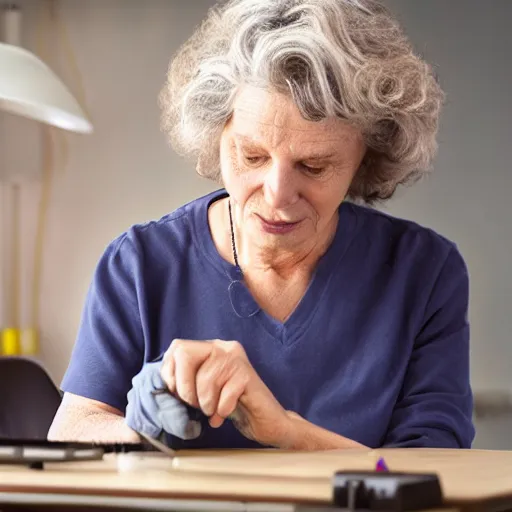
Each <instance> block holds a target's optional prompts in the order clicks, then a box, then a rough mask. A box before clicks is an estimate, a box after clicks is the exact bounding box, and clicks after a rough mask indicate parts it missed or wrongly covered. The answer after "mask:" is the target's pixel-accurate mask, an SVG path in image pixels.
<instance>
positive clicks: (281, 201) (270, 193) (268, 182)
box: [263, 162, 299, 210]
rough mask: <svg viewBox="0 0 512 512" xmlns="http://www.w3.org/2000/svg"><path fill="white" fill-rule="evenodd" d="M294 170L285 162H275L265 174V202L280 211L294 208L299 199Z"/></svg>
mask: <svg viewBox="0 0 512 512" xmlns="http://www.w3.org/2000/svg"><path fill="white" fill-rule="evenodd" d="M298 178H299V177H298V176H297V173H296V172H295V171H294V169H293V168H292V167H291V166H289V165H287V164H286V163H283V162H274V163H273V164H272V166H271V167H270V168H268V169H267V171H266V173H265V178H264V183H263V190H264V197H265V201H266V202H267V204H268V205H269V206H271V207H272V208H274V209H276V210H278V209H285V208H288V207H290V206H292V205H293V204H294V203H296V202H297V200H298V199H299V190H298V185H299V183H298V181H299V179H298Z"/></svg>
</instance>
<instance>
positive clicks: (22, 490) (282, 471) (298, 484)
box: [0, 449, 512, 510]
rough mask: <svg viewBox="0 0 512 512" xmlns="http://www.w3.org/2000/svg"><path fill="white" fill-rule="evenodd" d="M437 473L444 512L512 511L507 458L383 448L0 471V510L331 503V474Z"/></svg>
mask: <svg viewBox="0 0 512 512" xmlns="http://www.w3.org/2000/svg"><path fill="white" fill-rule="evenodd" d="M379 457H384V459H385V461H386V463H387V465H388V467H389V469H390V471H396V472H414V473H436V474H438V475H439V477H440V481H441V486H442V490H443V495H444V497H445V500H446V505H447V506H453V507H457V508H472V509H475V510H477V509H478V510H505V509H506V508H509V509H510V508H512V452H503V451H485V450H442V449H439V450H435V449H386V450H359V449H354V450H341V451H325V452H313V453H306V452H282V451H277V450H251V451H243V450H240V451H238V450H230V451H186V452H178V456H177V457H176V458H174V459H171V458H168V457H166V456H164V455H162V454H159V453H146V454H142V453H138V454H137V453H133V454H126V455H123V456H121V457H119V456H115V455H106V456H105V458H104V460H102V461H95V462H67V463H48V464H46V465H45V469H43V470H34V469H29V468H26V467H23V466H11V465H4V466H0V503H1V502H2V499H4V500H5V499H6V497H8V496H9V494H10V493H11V494H16V495H21V494H24V495H27V494H28V495H30V494H38V495H43V494H52V495H53V496H58V495H68V496H70V495H71V496H73V495H74V496H88V497H94V496H96V497H101V496H103V497H107V496H108V497H118V498H120V497H124V498H130V497H131V498H158V499H188V500H190V499H193V500H213V501H216V500H217V501H218V500H227V501H245V502H266V503H270V502H271V503H304V504H308V503H309V504H316V505H328V504H330V503H332V492H333V490H332V477H333V474H334V473H335V472H336V471H341V470H346V471H351V470H354V471H356V470H364V471H373V470H374V469H375V464H376V461H377V460H378V459H379Z"/></svg>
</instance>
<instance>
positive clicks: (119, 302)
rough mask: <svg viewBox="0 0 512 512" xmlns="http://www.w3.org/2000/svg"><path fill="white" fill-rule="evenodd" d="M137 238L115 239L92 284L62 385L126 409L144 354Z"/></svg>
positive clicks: (66, 388)
mask: <svg viewBox="0 0 512 512" xmlns="http://www.w3.org/2000/svg"><path fill="white" fill-rule="evenodd" d="M136 249H137V246H136V244H135V240H134V238H133V237H131V236H129V235H128V234H125V235H123V236H121V237H119V238H118V239H116V240H115V241H114V242H112V243H111V244H110V245H109V246H108V247H107V249H106V251H105V252H104V254H103V255H102V257H101V258H100V261H99V263H98V265H97V268H96V271H95V273H94V276H93V279H92V282H91V285H90V287H89V290H88V293H87V297H86V301H85V306H84V309H83V313H82V318H81V322H80V327H79V330H78V335H77V339H76V342H75V346H74V348H73V351H72V354H71V359H70V363H69V366H68V368H67V371H66V373H65V375H64V379H63V381H62V384H61V389H62V390H63V391H64V392H69V393H73V394H76V395H80V396H83V397H85V398H91V399H94V400H98V401H100V402H103V403H106V404H108V405H110V406H112V407H115V408H117V409H119V410H121V411H123V412H124V410H125V408H126V404H127V393H128V391H129V390H130V388H131V380H132V378H133V376H134V375H135V374H137V373H138V372H139V371H140V369H141V367H142V365H143V358H144V338H143V330H142V326H141V314H140V310H139V305H138V291H139V289H140V286H141V282H142V279H141V273H140V270H139V269H140V258H139V256H138V252H137V250H136Z"/></svg>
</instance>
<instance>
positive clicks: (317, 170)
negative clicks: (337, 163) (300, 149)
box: [301, 164, 324, 175]
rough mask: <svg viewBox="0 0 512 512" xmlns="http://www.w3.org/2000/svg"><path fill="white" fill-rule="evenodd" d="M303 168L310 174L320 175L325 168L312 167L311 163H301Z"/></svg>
mask: <svg viewBox="0 0 512 512" xmlns="http://www.w3.org/2000/svg"><path fill="white" fill-rule="evenodd" d="M301 166H302V168H303V169H304V170H305V171H306V172H307V173H309V174H313V175H318V174H321V173H322V171H323V170H324V168H323V167H311V166H310V165H306V164H301Z"/></svg>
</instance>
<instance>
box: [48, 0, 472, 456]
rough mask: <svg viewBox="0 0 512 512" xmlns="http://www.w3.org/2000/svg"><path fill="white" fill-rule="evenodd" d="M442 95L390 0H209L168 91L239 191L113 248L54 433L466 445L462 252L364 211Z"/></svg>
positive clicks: (417, 147)
mask: <svg viewBox="0 0 512 512" xmlns="http://www.w3.org/2000/svg"><path fill="white" fill-rule="evenodd" d="M442 100H443V94H442V91H441V90H440V88H439V86H438V84H437V82H436V79H435V77H434V75H433V73H432V70H431V69H430V67H429V66H428V65H427V64H426V63H425V62H423V61H422V60H421V59H420V58H419V57H417V56H416V55H415V54H414V53H413V51H412V49H411V46H410V44H409V42H408V41H407V39H406V38H405V36H404V35H403V33H402V31H401V30H400V28H399V26H398V25H397V22H396V21H395V20H394V19H393V18H392V17H391V16H390V14H389V13H388V12H387V11H386V10H385V9H384V8H383V6H382V5H381V4H379V3H378V2H376V1H373V0H277V1H276V0H232V1H230V2H227V3H225V4H224V5H222V6H220V7H218V8H216V9H213V10H212V11H211V12H210V13H209V15H208V17H207V19H206V21H205V22H204V23H203V24H202V25H201V26H200V27H199V28H198V29H197V31H196V32H195V34H194V35H193V36H192V38H191V39H190V40H189V41H188V42H187V43H186V44H185V45H184V46H183V48H182V49H181V51H180V52H179V53H178V54H177V56H176V58H175V59H174V61H173V63H172V65H171V67H170V70H169V76H168V83H167V84H166V86H165V88H164V90H163V93H162V107H163V112H164V127H165V129H166V130H167V131H168V133H169V134H170V138H171V140H172V142H173V143H174V147H175V148H176V150H177V151H180V152H181V153H183V154H188V155H192V156H193V157H194V158H195V159H196V161H197V169H198V171H199V173H201V174H202V175H205V176H208V177H210V178H212V179H214V180H217V181H219V182H220V183H222V185H223V187H224V189H222V190H220V191H217V192H214V193H212V194H210V195H208V196H206V197H202V198H200V199H197V200H195V201H193V202H191V203H190V204H187V205H185V206H183V207H181V208H179V209H178V210H177V211H175V212H173V213H171V214H169V215H167V216H165V217H163V218H162V219H160V220H157V221H154V222H150V223H147V224H144V225H137V226H134V227H133V228H131V229H130V230H129V231H128V232H127V233H125V234H123V235H122V236H120V237H119V238H118V239H117V240H115V241H114V242H113V243H112V244H111V245H110V246H109V247H108V249H107V250H106V252H105V254H104V255H103V257H102V258H101V260H100V262H99V265H98V268H97V270H96V273H95V276H94V279H93V282H92V285H91V288H90V292H89V294H88V297H87V302H86V305H85V311H84V314H83V320H82V323H81V326H80V331H79V334H78V340H77V342H76V346H75V349H74V351H73V355H72V358H71V362H70V365H69V368H68V371H67V373H66V376H65V378H64V381H63V384H62V388H63V390H64V391H65V396H64V400H63V403H62V406H61V408H60V410H59V412H58V414H57V416H56V418H55V421H54V423H53V426H52V428H51V431H50V434H49V435H50V437H51V438H53V439H77V440H90V439H94V440H100V441H101V440H119V441H122V440H124V441H126V440H137V439H138V435H137V433H136V432H140V433H142V434H146V435H151V436H153V437H157V436H160V435H161V434H162V435H164V437H165V439H166V441H167V442H168V443H169V444H171V445H172V446H174V447H177V448H180V447H191V448H194V447H255V446H274V447H281V448H291V449H329V448H344V447H356V446H368V447H380V446H402V447H409V446H411V447H412V446H414V447H419V446H428V447H469V446H470V445H471V442H472V439H473V435H474V430H473V426H472V422H471V413H472V398H471V389H470V383H469V328H468V321H467V309H468V274H467V270H466V267H465V265H464V262H463V260H462V258H461V256H460V254H459V252H458V251H457V249H456V247H455V245H454V244H453V243H451V242H450V241H448V240H446V239H445V238H443V237H441V236H439V235H438V234H436V233H434V232H432V231H431V230H429V229H425V228H422V227H420V226H418V225H417V224H414V223H412V222H408V221H405V220H399V219H396V218H393V217H391V216H389V215H385V214H383V213H379V212H378V211H376V210H375V209H372V208H371V207H370V206H371V205H372V204H373V203H375V202H378V201H383V200H385V199H388V198H389V197H391V196H392V194H393V192H394V191H395V189H396V188H397V186H398V185H400V184H404V183H406V182H410V181H411V180H413V179H414V178H417V177H418V176H420V175H421V173H422V172H424V171H425V170H426V169H428V167H429V164H430V162H431V159H432V157H433V155H434V153H435V149H436V141H435V138H436V132H437V127H438V116H439V112H440V107H441V104H442ZM365 203H366V204H365Z"/></svg>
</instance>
